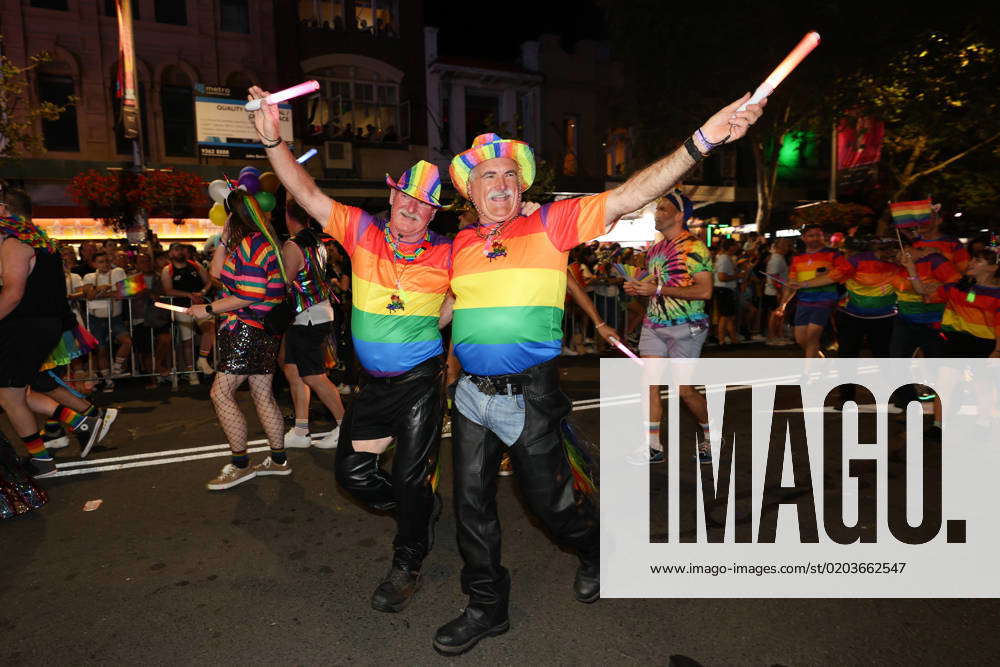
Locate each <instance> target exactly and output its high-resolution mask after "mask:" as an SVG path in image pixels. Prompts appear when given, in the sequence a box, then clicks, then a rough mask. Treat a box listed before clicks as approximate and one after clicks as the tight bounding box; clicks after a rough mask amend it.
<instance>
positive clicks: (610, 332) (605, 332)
mask: <svg viewBox="0 0 1000 667" xmlns="http://www.w3.org/2000/svg"><path fill="white" fill-rule="evenodd" d="M596 330H597V333H598V334H600V336H601V338H603V339H604V340H606V341H608V342H609V343H611V344H612V345H614V343H612V342H611V339H612V338H614V339H615V340H621V339H622V337H621V335H620V334H619V333H618V331H616V330H615V328H614V327H613V326H611V325H610V324H608V323H607V322H602V323H601V325H600V326H598V327H596Z"/></svg>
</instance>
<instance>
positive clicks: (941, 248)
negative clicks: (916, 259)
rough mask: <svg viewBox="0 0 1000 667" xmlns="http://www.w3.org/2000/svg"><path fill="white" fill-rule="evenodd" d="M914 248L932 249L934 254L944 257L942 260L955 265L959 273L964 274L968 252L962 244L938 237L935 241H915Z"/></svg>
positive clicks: (949, 238)
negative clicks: (937, 253)
mask: <svg viewBox="0 0 1000 667" xmlns="http://www.w3.org/2000/svg"><path fill="white" fill-rule="evenodd" d="M913 247H914V248H932V249H933V250H934V252H939V253H941V254H942V255H944V258H945V259H947V260H948V261H949V262H951V263H952V264H954V265H955V268H956V269H957V270H958V272H959V273H964V272H965V269H966V268H967V267H968V266H969V251H968V250H966V249H965V246H964V245H962V242H961V241H959V240H958V239H956V238H954V237H952V236H940V237H938V238H936V239H917V240H916V241H914V242H913Z"/></svg>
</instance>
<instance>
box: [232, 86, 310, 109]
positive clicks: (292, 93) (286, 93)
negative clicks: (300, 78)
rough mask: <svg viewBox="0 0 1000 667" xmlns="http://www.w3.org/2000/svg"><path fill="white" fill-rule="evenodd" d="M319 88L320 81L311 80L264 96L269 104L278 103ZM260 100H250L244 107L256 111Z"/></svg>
mask: <svg viewBox="0 0 1000 667" xmlns="http://www.w3.org/2000/svg"><path fill="white" fill-rule="evenodd" d="M316 90H319V81H315V80H311V81H306V82H305V83H300V84H299V85H297V86H292V87H291V88H285V89H284V90H279V91H278V92H276V93H271V94H270V95H268V96H267V97H265V98H264V101H265V102H267V103H268V104H277V103H278V102H284V101H285V100H290V99H292V98H293V97H299V96H300V95H308V94H309V93H311V92H313V91H316ZM260 102H261V101H260V100H259V99H256V100H250V101H249V102H247V103H246V105H245V106H244V108H245V109H246V110H247V111H256V110H257V109H259V108H260Z"/></svg>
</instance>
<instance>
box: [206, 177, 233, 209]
mask: <svg viewBox="0 0 1000 667" xmlns="http://www.w3.org/2000/svg"><path fill="white" fill-rule="evenodd" d="M208 196H209V197H211V198H212V201H214V202H216V203H219V204H221V203H223V202H224V201H226V197H228V196H229V183H226V182H225V181H224V180H222V179H221V178H219V179H216V180H214V181H212V182H211V183H209V184H208Z"/></svg>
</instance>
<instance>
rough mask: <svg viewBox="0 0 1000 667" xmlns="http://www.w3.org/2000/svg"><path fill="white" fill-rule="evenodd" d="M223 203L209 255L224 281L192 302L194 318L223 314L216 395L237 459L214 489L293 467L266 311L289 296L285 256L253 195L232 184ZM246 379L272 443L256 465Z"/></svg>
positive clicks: (287, 471)
mask: <svg viewBox="0 0 1000 667" xmlns="http://www.w3.org/2000/svg"><path fill="white" fill-rule="evenodd" d="M226 207H227V208H228V209H229V219H228V220H227V221H226V227H225V229H224V230H223V232H222V243H220V244H219V246H218V247H217V248H216V249H215V253H214V255H213V256H212V275H213V276H214V277H217V278H218V279H219V280H220V281H221V282H222V293H223V296H222V298H220V299H216V300H215V301H213V302H211V303H208V304H192V305H191V307H190V308H188V314H189V315H191V316H192V317H194V318H195V319H196V320H202V319H205V318H206V317H222V318H223V319H222V323H221V324H220V325H219V333H218V337H217V345H218V346H219V349H218V352H219V365H218V368H216V369H215V370H216V375H215V381H214V382H213V383H212V391H211V396H212V404H213V405H214V406H215V412H216V414H217V415H218V417H219V424H220V425H221V426H222V430H223V431H224V432H225V434H226V438H227V439H228V440H229V449H230V451H231V452H232V460H231V461H230V462H229V463H228V464H226V465H225V466H224V467H223V468H222V471H221V472H220V473H219V474H218V476H216V477H215V478H214V479H212V480H211V481H209V482H208V489H209V490H210V491H220V490H223V489H229V488H231V487H234V486H236V485H237V484H242V483H243V482H246V481H248V480H250V479H253V478H254V477H255V476H257V475H288V474H291V472H292V468H291V466H290V465H288V460H287V455H286V453H285V443H284V433H283V432H282V431H283V430H284V419H283V418H282V416H281V410H280V409H279V408H278V403H277V401H275V400H274V393H273V391H272V389H271V382H272V380H273V378H274V366H275V362H276V359H277V355H278V338H277V337H276V336H272V335H271V334H269V333H268V332H267V331H265V330H264V317H265V316H266V315H267V314H268V312H270V311H271V309H272V308H274V306H275V305H276V304H278V303H280V302H281V301H282V299H283V298H284V296H285V282H284V280H283V276H282V269H281V256H280V254H279V248H278V246H277V244H276V242H275V240H274V231H273V230H272V229H271V227H270V224H269V223H268V222H267V220H266V219H265V218H264V213H263V212H262V211H261V210H260V206H259V205H258V204H257V200H256V199H254V198H253V196H251V195H248V194H247V193H246V192H244V191H243V190H233V191H232V192H230V193H229V196H228V197H227V198H226ZM244 380H249V382H250V398H251V399H253V402H254V405H255V406H256V407H257V417H258V418H259V419H260V422H261V426H262V427H263V428H264V432H265V433H266V434H267V441H268V444H269V445H270V447H271V454H270V456H268V457H265V458H264V459H263V461H261V462H260V463H258V464H256V465H253V466H251V465H250V458H249V455H248V454H247V423H246V419H245V418H244V417H243V412H242V411H241V410H240V406H239V404H238V403H237V402H236V390H237V389H238V388H239V386H240V385H241V384H243V381H244Z"/></svg>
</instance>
